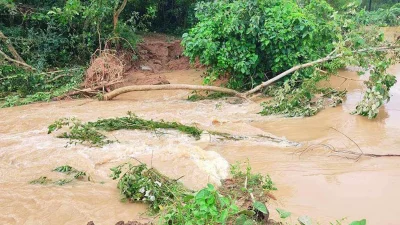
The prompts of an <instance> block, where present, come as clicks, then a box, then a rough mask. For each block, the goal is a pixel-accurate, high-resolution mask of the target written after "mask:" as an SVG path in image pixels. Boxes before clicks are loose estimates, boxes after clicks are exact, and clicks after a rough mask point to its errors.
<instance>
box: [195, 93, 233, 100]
mask: <svg viewBox="0 0 400 225" xmlns="http://www.w3.org/2000/svg"><path fill="white" fill-rule="evenodd" d="M229 96H231V95H229V94H226V93H221V92H214V93H211V94H207V95H206V96H204V95H201V94H197V93H196V92H195V93H194V94H192V95H190V96H188V99H187V100H188V101H191V102H197V101H201V100H206V99H209V100H214V99H220V98H225V97H229Z"/></svg>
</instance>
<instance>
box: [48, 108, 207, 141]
mask: <svg viewBox="0 0 400 225" xmlns="http://www.w3.org/2000/svg"><path fill="white" fill-rule="evenodd" d="M63 127H67V128H68V130H69V131H67V132H63V133H62V134H60V135H59V136H58V137H59V138H67V139H69V140H70V141H69V144H76V143H81V144H85V143H87V144H90V145H92V146H97V147H101V146H103V145H105V144H109V143H112V142H113V141H112V140H108V139H107V137H106V136H105V135H104V134H102V133H101V131H115V130H122V129H126V130H147V131H156V130H157V129H174V130H178V131H180V132H182V133H185V134H188V135H190V136H192V137H194V138H196V139H199V138H200V136H201V133H202V130H200V129H198V128H196V127H193V126H186V125H183V124H180V123H177V122H165V121H153V120H145V119H141V118H139V117H137V116H136V115H135V114H133V113H131V112H128V116H126V117H119V118H110V119H100V120H97V121H95V122H88V123H83V122H81V121H80V120H78V119H76V118H63V119H59V120H57V121H55V122H54V123H53V124H51V125H49V127H48V133H49V134H50V133H52V132H54V131H57V130H60V129H62V128H63Z"/></svg>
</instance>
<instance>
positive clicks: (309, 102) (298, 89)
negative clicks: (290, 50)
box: [261, 71, 347, 117]
mask: <svg viewBox="0 0 400 225" xmlns="http://www.w3.org/2000/svg"><path fill="white" fill-rule="evenodd" d="M327 79H328V76H327V75H326V74H321V73H320V72H318V71H314V75H313V76H312V77H311V78H300V77H299V73H295V74H294V75H293V76H292V77H291V78H290V79H287V80H286V81H284V82H283V84H282V85H280V86H278V87H276V86H272V87H271V88H269V89H268V90H267V92H266V93H267V94H268V95H269V96H272V97H273V99H271V100H269V101H267V102H264V103H262V106H263V110H262V111H261V115H274V114H278V115H285V116H289V117H296V116H313V115H315V114H317V113H318V112H319V111H320V110H322V109H323V108H324V107H325V105H329V106H331V107H335V106H337V105H340V104H341V103H342V102H343V99H344V98H345V96H346V93H347V92H346V91H336V90H335V89H332V88H327V87H319V86H318V83H319V82H320V81H323V80H327ZM317 96H318V97H317Z"/></svg>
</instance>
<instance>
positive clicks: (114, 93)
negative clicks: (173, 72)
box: [103, 84, 245, 100]
mask: <svg viewBox="0 0 400 225" xmlns="http://www.w3.org/2000/svg"><path fill="white" fill-rule="evenodd" d="M154 90H193V91H215V92H221V93H226V94H231V95H235V96H237V97H240V98H244V97H245V96H244V95H243V94H242V93H240V92H237V91H235V90H232V89H229V88H223V87H216V86H202V85H188V84H164V85H134V86H126V87H122V88H118V89H115V90H114V91H111V92H109V93H107V94H105V95H104V96H103V100H111V99H113V98H115V97H117V96H118V95H121V94H124V93H128V92H132V91H154Z"/></svg>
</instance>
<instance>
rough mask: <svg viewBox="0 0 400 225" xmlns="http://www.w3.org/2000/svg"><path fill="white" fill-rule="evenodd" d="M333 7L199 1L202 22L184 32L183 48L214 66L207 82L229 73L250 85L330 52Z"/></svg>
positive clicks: (275, 0) (235, 84)
mask: <svg viewBox="0 0 400 225" xmlns="http://www.w3.org/2000/svg"><path fill="white" fill-rule="evenodd" d="M333 13H334V11H333V9H332V8H331V7H330V6H329V5H328V4H327V3H326V2H324V1H319V0H314V1H311V3H310V4H308V5H307V6H306V7H304V8H301V7H299V6H298V5H297V3H296V2H295V1H292V0H283V1H280V0H267V1H257V0H249V1H247V0H246V1H245V0H235V1H228V0H219V1H213V2H205V3H204V2H203V3H199V4H198V5H197V7H196V18H197V20H198V23H197V24H196V25H195V26H194V27H193V28H192V29H190V31H189V32H188V33H186V34H184V35H183V45H184V47H185V52H184V53H185V55H187V56H189V57H190V59H191V60H192V61H193V60H195V59H196V58H197V57H199V59H200V61H201V63H203V64H204V65H206V66H208V67H210V69H209V73H208V75H209V76H208V77H207V78H206V82H211V81H213V80H214V79H216V78H218V77H220V76H222V75H226V74H228V75H229V76H230V86H231V87H232V88H235V89H247V88H250V87H252V86H253V85H256V84H259V83H260V82H262V81H265V80H267V79H270V78H272V77H274V76H275V75H277V74H278V73H280V72H282V71H284V70H286V69H288V68H290V67H292V66H294V65H297V64H301V63H304V62H308V61H312V60H314V59H317V58H320V57H322V56H325V55H327V54H328V53H329V52H331V51H332V50H333V48H334V46H333V44H332V42H333V41H334V40H336V35H337V34H336V32H334V31H335V30H337V25H336V23H335V22H334V21H333V20H332V18H331V16H332V15H333Z"/></svg>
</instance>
